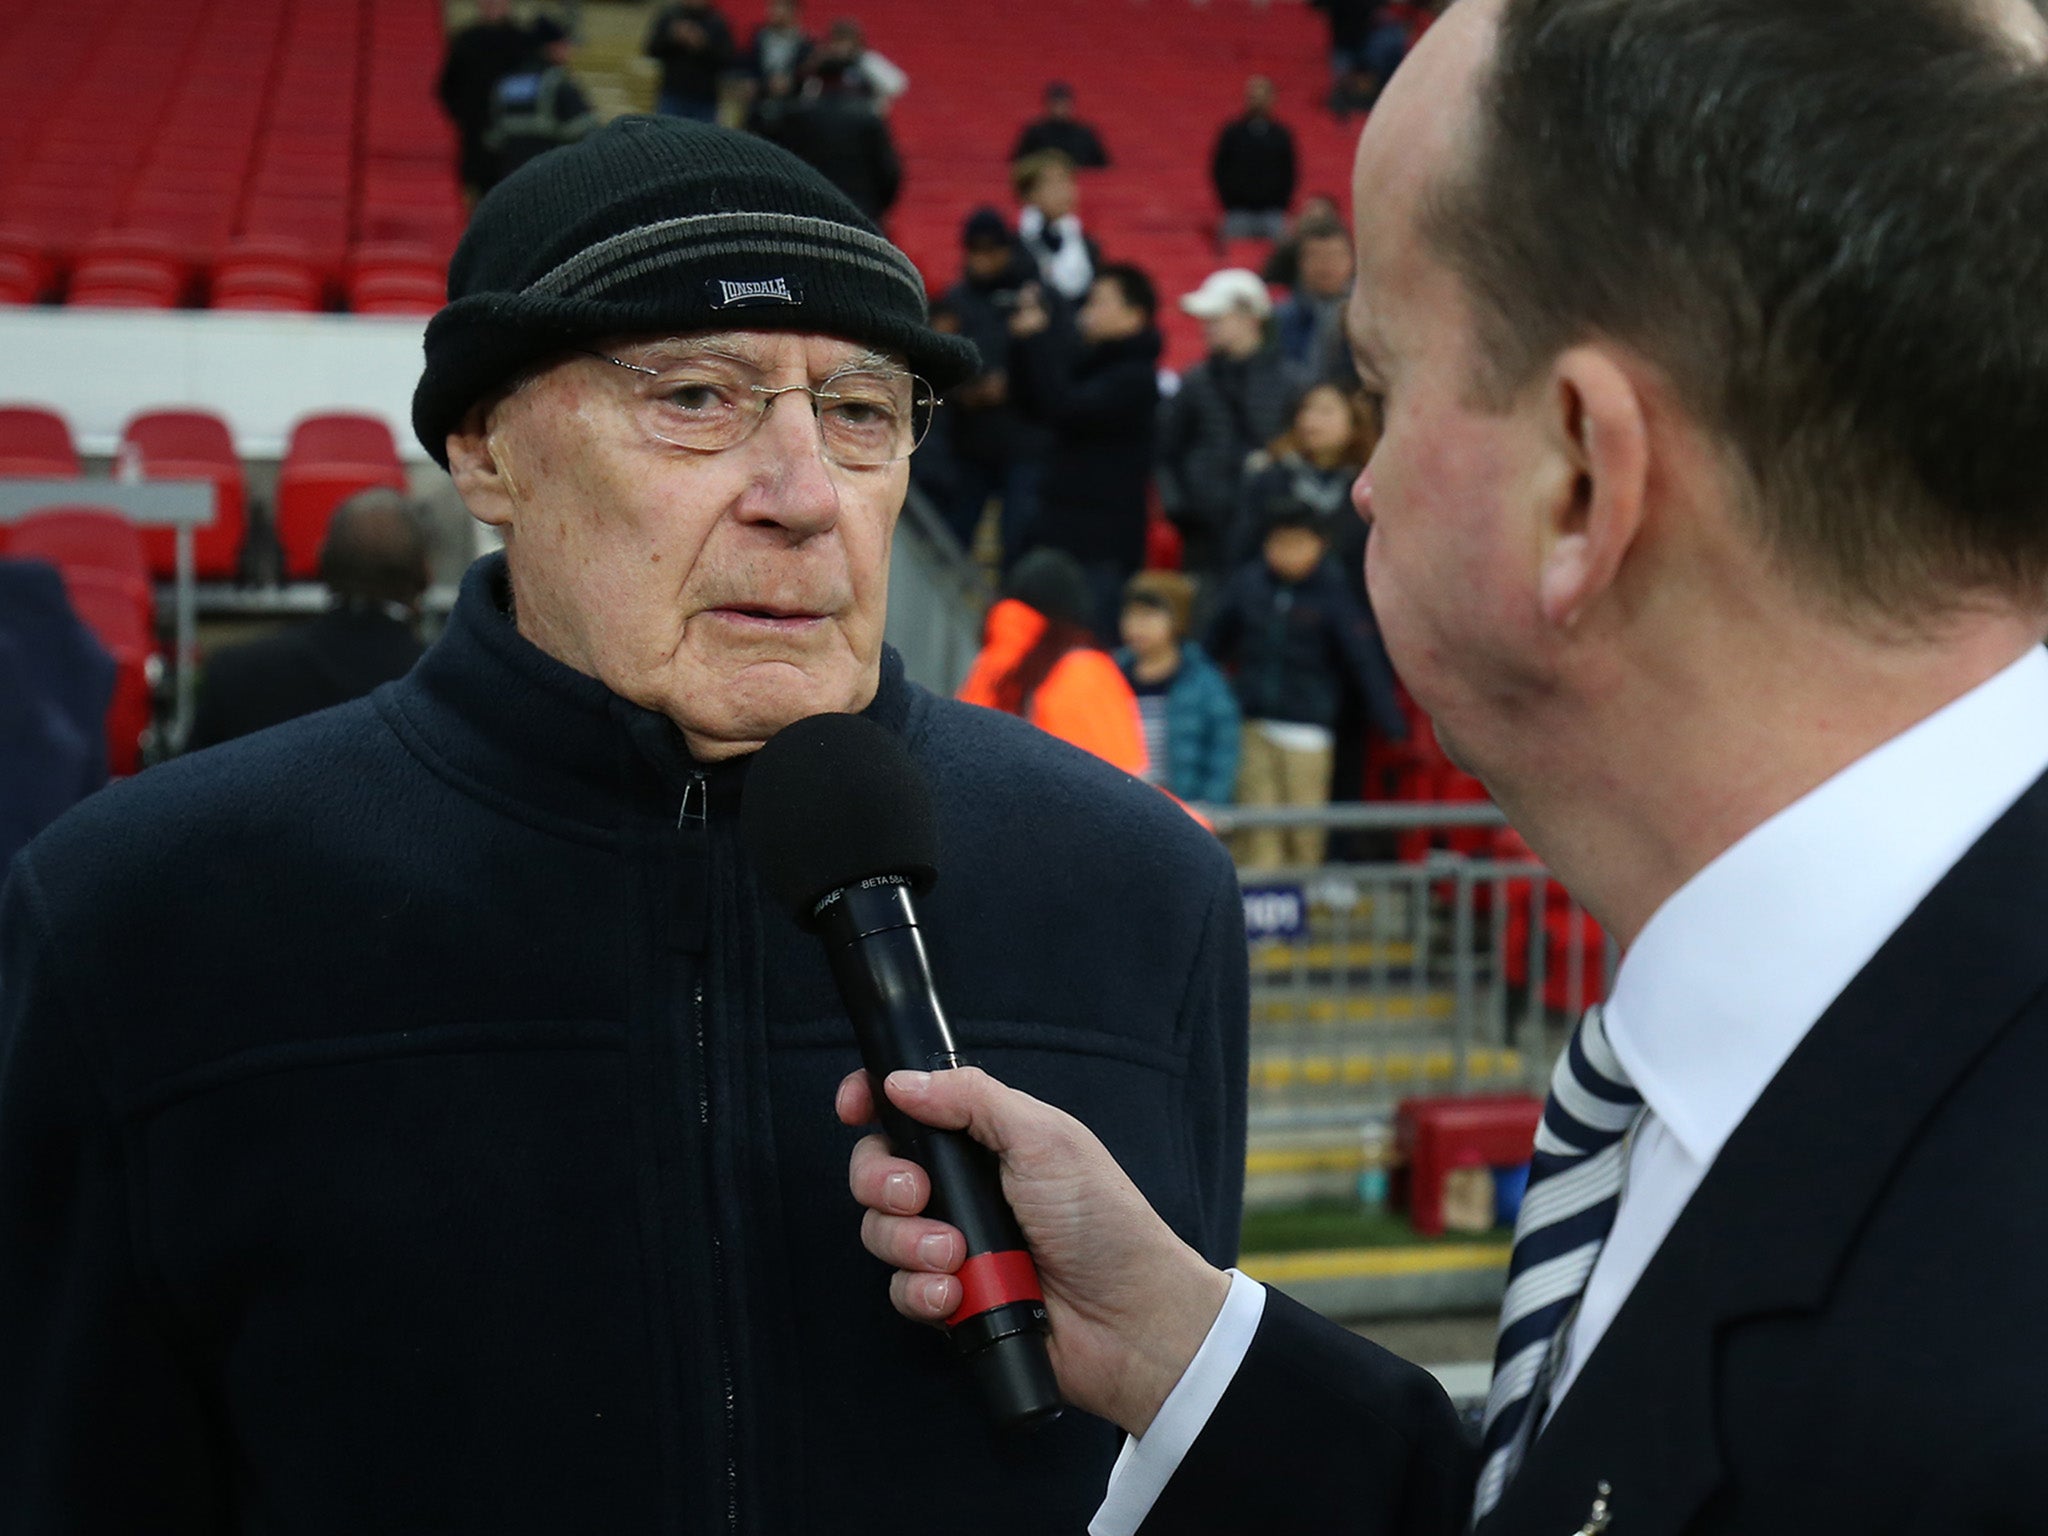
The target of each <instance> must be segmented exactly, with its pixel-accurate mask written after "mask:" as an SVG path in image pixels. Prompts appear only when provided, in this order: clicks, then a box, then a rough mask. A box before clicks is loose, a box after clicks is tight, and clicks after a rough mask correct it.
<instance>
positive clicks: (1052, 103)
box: [1010, 80, 1109, 171]
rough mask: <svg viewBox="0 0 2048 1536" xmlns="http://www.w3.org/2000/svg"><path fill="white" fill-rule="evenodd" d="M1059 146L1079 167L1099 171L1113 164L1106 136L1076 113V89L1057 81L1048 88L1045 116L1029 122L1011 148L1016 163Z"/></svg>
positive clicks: (1084, 169)
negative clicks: (1103, 140)
mask: <svg viewBox="0 0 2048 1536" xmlns="http://www.w3.org/2000/svg"><path fill="white" fill-rule="evenodd" d="M1048 149H1056V150H1058V151H1059V152H1060V153H1061V154H1063V155H1065V156H1066V157H1067V158H1068V159H1069V160H1071V161H1072V162H1073V163H1074V166H1075V168H1076V169H1077V170H1083V171H1099V170H1102V169H1103V168H1104V167H1106V166H1107V165H1108V164H1109V151H1108V150H1106V149H1104V148H1103V147H1102V136H1101V135H1100V134H1098V133H1097V132H1096V131H1095V129H1094V128H1093V127H1091V126H1090V125H1089V124H1087V123H1084V122H1082V121H1081V120H1080V119H1079V118H1078V117H1076V116H1075V115H1074V88H1073V87H1072V86H1071V85H1068V84H1067V83H1066V82H1065V81H1063V80H1055V81H1053V83H1052V84H1051V85H1048V86H1047V87H1046V88H1045V116H1043V117H1041V118H1040V119H1038V121H1037V122H1035V123H1027V124H1025V126H1024V130H1023V132H1021V133H1019V134H1018V135H1017V146H1016V148H1014V149H1012V150H1011V151H1010V160H1011V162H1012V163H1013V164H1014V163H1015V162H1017V161H1019V160H1022V159H1024V158H1025V157H1026V156H1028V155H1035V154H1038V153H1040V152H1041V151H1043V150H1048Z"/></svg>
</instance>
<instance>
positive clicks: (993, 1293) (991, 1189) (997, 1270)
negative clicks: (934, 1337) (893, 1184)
mask: <svg viewBox="0 0 2048 1536" xmlns="http://www.w3.org/2000/svg"><path fill="white" fill-rule="evenodd" d="M815 922H816V926H817V928H818V931H819V933H820V935H821V936H822V937H823V938H824V940H825V947H826V952H827V954H828V955H829V956H830V958H831V963H832V974H833V977H834V979H835V980H836V981H837V982H838V984H839V993H840V997H841V998H842V999H843V1000H844V1001H845V1003H846V1007H847V1012H848V1013H850V1014H851V1015H852V1017H853V1025H854V1032H855V1034H856V1035H857V1036H858V1037H859V1040H860V1053H861V1062H862V1064H863V1065H864V1066H865V1067H866V1068H867V1071H868V1078H869V1081H870V1083H871V1084H872V1086H873V1088H874V1093H875V1102H876V1105H877V1107H878V1111H879V1113H880V1115H881V1119H882V1127H883V1129H884V1130H885V1131H886V1132H887V1133H888V1136H889V1140H890V1143H891V1144H892V1145H893V1146H894V1147H895V1148H896V1150H897V1151H898V1152H899V1153H901V1154H902V1155H903V1156H905V1157H909V1158H912V1159H914V1160H915V1161H916V1162H918V1163H919V1164H921V1165H922V1166H923V1167H924V1169H925V1171H926V1172H927V1173H928V1174H929V1175H930V1176H931V1182H932V1201H931V1207H930V1210H931V1214H932V1215H933V1216H934V1217H936V1218H937V1219H938V1220H941V1221H944V1222H948V1223H950V1224H951V1225H953V1226H955V1227H957V1228H959V1229H960V1232H961V1234H962V1235H963V1236H964V1237H965V1238H966V1239H967V1259H966V1262H965V1263H964V1264H962V1265H961V1268H960V1274H959V1278H960V1282H961V1286H962V1289H963V1291H964V1293H965V1294H964V1295H963V1297H962V1300H961V1303H960V1306H959V1307H958V1308H957V1309H956V1310H955V1311H954V1313H953V1316H952V1318H951V1319H949V1320H948V1322H947V1325H946V1332H947V1337H948V1338H949V1339H950V1340H951V1341H952V1344H953V1348H954V1351H955V1352H956V1353H957V1354H959V1355H960V1356H962V1357H963V1358H964V1359H966V1360H967V1361H968V1362H969V1364H970V1367H971V1368H972V1370H973V1372H974V1374H975V1376H976V1377H977V1379H978V1380H979V1382H980V1386H981V1390H982V1394H983V1397H984V1400H985V1401H986V1403H987V1404H988V1408H989V1411H990V1413H991V1415H992V1416H993V1417H994V1418H995V1420H996V1422H997V1423H999V1424H1001V1425H1004V1426H1005V1427H1019V1426H1023V1425H1027V1424H1034V1423H1039V1422H1043V1421H1045V1420H1049V1419H1051V1418H1054V1417H1056V1416H1057V1415H1058V1414H1059V1412H1060V1407H1061V1402H1060V1396H1059V1386H1058V1383H1057V1381H1056V1380H1055V1379H1054V1377H1053V1373H1052V1364H1051V1361H1050V1360H1049V1359H1048V1358H1047V1355H1046V1344H1045V1341H1046V1334H1047V1332H1048V1331H1049V1327H1050V1325H1049V1322H1048V1320H1047V1317H1046V1311H1045V1297H1044V1293H1043V1292H1042V1291H1041V1290H1040V1289H1039V1284H1038V1271H1037V1268H1036V1266H1034V1265H1033V1264H1032V1262H1031V1254H1030V1250H1029V1249H1027V1248H1026V1247H1025V1244H1024V1234H1023V1232H1022V1231H1021V1230H1020V1229H1019V1228H1018V1226H1017V1218H1016V1217H1015V1216H1014V1215H1012V1214H1011V1211H1010V1206H1009V1202H1008V1201H1006V1200H1005V1199H1004V1198H1003V1192H1002V1180H1001V1174H1000V1170H999V1168H998V1166H997V1163H996V1159H995V1156H994V1154H993V1153H991V1152H990V1151H989V1150H988V1149H987V1148H986V1147H984V1146H982V1145H981V1144H980V1143H979V1142H977V1141H975V1140H974V1139H973V1138H972V1137H971V1136H968V1135H966V1134H964V1133H962V1132H959V1131H943V1130H936V1129H934V1128H932V1127H931V1126H927V1125H924V1124H922V1123H920V1122H919V1121H916V1120H913V1119H911V1118H910V1117H909V1116H908V1115H906V1114H904V1113H903V1111H901V1110H900V1109H898V1108H897V1107H896V1106H895V1105H894V1104H891V1103H890V1102H889V1101H888V1099H887V1097H886V1096H885V1095H884V1094H883V1092H882V1081H883V1079H884V1078H886V1077H887V1076H888V1075H889V1074H890V1073H891V1072H897V1071H903V1070H911V1071H922V1072H943V1071H947V1070H949V1069H951V1068H954V1067H958V1066H960V1065H962V1063H961V1061H960V1055H959V1051H958V1050H957V1048H956V1047H955V1045H954V1042H953V1032H952V1029H951V1028H950V1027H949V1026H948V1025H947V1023H946V1016H945V1013H944V1011H943V1010H942V1009H941V1008H940V1006H939V997H938V990H937V988H936V987H935V986H934V985H933V984H932V975H931V962H930V959H929V958H928V957H927V955H926V954H925V948H924V937H923V935H922V934H921V933H919V931H918V927H917V913H916V909H915V907H914V906H913V905H912V902H911V890H910V886H909V884H908V883H907V882H904V881H901V880H898V879H895V878H893V877H883V878H880V879H876V880H871V881H866V882H863V883H862V884H860V885H857V886H848V887H846V888H845V889H843V890H841V891H837V892H835V893H833V895H832V896H830V897H828V898H827V899H826V902H825V904H824V905H823V906H822V907H821V908H820V909H819V911H818V912H817V913H816V914H815Z"/></svg>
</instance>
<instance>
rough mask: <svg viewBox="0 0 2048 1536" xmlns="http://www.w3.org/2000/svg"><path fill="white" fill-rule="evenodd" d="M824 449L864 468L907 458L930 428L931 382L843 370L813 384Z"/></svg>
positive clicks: (836, 460) (898, 375) (840, 461)
mask: <svg viewBox="0 0 2048 1536" xmlns="http://www.w3.org/2000/svg"><path fill="white" fill-rule="evenodd" d="M818 397H819V398H818V425H819V428H820V430H821V431H822V432H823V433H824V437H825V451H826V453H827V454H828V455H830V456H831V458H832V459H833V460H834V461H835V462H837V463H840V464H845V465H848V466H850V467H855V468H865V467H870V466H873V465H878V464H893V463H895V462H896V461H897V460H898V459H907V458H909V457H910V455H911V454H912V453H913V452H914V451H915V450H916V448H917V445H918V444H919V443H921V442H923V441H924V438H925V434H926V433H927V432H929V431H930V430H931V425H932V407H933V405H934V404H935V403H936V402H935V401H934V400H933V398H932V390H931V386H930V385H929V384H927V383H925V381H924V380H923V379H920V378H917V377H916V376H915V375H912V374H903V373H899V374H868V373H847V374H841V375H839V376H838V377H837V378H834V379H830V380H828V381H827V382H826V383H825V384H823V385H822V386H820V388H819V390H818Z"/></svg>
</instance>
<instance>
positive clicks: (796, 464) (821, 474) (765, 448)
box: [746, 389, 839, 536]
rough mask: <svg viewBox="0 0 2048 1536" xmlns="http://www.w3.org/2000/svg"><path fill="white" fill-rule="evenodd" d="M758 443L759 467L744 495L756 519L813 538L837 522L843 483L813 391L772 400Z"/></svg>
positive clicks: (792, 391) (779, 396)
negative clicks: (836, 475)
mask: <svg viewBox="0 0 2048 1536" xmlns="http://www.w3.org/2000/svg"><path fill="white" fill-rule="evenodd" d="M754 447H755V450H756V454H757V456H758V458H759V459H760V461H761V468H760V469H759V471H758V474H757V480H756V484H755V486H754V487H753V490H752V492H751V493H750V494H749V495H748V497H747V499H746V506H747V508H748V509H749V511H750V513H751V516H752V518H753V520H754V521H758V522H768V523H776V524H779V525H780V526H782V527H784V528H787V529H788V530H789V531H790V532H792V533H796V534H801V535H805V536H809V535H811V534H815V533H822V532H824V531H825V530H826V529H828V528H830V527H831V526H832V525H833V524H834V523H836V522H837V521H838V520H839V482H838V481H837V480H836V479H834V478H833V473H832V465H831V463H830V461H829V460H827V459H826V457H825V439H824V436H823V435H822V433H821V432H820V431H819V428H818V414H817V408H816V407H815V406H814V405H813V404H812V401H811V397H810V396H809V395H807V394H805V393H804V392H803V391H802V390H800V389H798V390H791V391H790V392H789V393H788V394H785V395H778V396H777V397H776V398H775V399H773V400H771V401H769V402H768V414H767V416H766V417H765V418H764V419H763V420H762V422H761V427H760V430H759V431H758V432H756V433H755V435H754Z"/></svg>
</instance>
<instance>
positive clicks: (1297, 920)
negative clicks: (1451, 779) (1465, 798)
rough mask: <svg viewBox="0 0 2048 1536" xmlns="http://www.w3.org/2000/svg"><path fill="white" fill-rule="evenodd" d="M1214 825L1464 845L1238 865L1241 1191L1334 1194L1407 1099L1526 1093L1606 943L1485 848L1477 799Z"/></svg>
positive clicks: (1529, 867) (1275, 1195)
mask: <svg viewBox="0 0 2048 1536" xmlns="http://www.w3.org/2000/svg"><path fill="white" fill-rule="evenodd" d="M1205 814H1208V815H1209V816H1210V817H1211V819H1212V821H1213V822H1214V823H1215V824H1216V826H1217V828H1218V830H1219V831H1234V830H1237V829H1240V828H1245V827H1251V826H1313V827H1321V828H1325V829H1327V830H1329V831H1331V832H1363V833H1380V834H1408V835H1409V838H1410V841H1414V840H1415V835H1416V834H1418V833H1424V834H1436V833H1441V834H1444V840H1445V841H1450V840H1453V839H1454V838H1455V837H1456V835H1457V834H1459V833H1464V834H1467V835H1466V836H1465V838H1464V842H1466V843H1468V844H1472V845H1476V846H1474V847H1473V849H1472V851H1458V850H1457V849H1454V848H1432V849H1430V850H1429V851H1427V852H1426V853H1422V854H1420V856H1419V857H1418V856H1413V855H1414V853H1415V850H1413V849H1411V850H1410V853H1411V857H1410V858H1408V859H1396V858H1392V857H1389V858H1387V859H1385V860H1379V861H1374V862H1363V863H1331V864H1325V865H1323V866H1321V867H1319V868H1314V869H1285V870H1260V871H1249V870H1247V871H1242V872H1241V874H1240V880H1241V883H1242V885H1243V890H1244V899H1245V918H1246V928H1247V933H1248V936H1249V940H1250V961H1251V1085H1250V1093H1251V1097H1250V1122H1251V1152H1250V1157H1249V1160H1248V1167H1247V1198H1248V1200H1249V1201H1251V1203H1253V1204H1254V1205H1281V1204H1295V1203H1300V1202H1302V1201H1305V1200H1317V1199H1324V1198H1337V1197H1342V1196H1345V1195H1348V1194H1350V1193H1352V1192H1354V1191H1355V1190H1356V1188H1357V1187H1358V1181H1359V1178H1360V1176H1361V1175H1362V1174H1367V1173H1370V1172H1371V1171H1372V1170H1373V1169H1374V1168H1375V1167H1384V1165H1385V1163H1386V1162H1387V1161H1388V1160H1389V1158H1390V1156H1391V1152H1392V1121H1393V1115H1394V1111H1395V1109H1396V1107H1397V1106H1398V1105H1399V1104H1400V1102H1401V1101H1402V1100H1404V1099H1408V1098H1412V1097H1435V1096H1444V1095H1471V1094H1497V1093H1518V1094H1519V1093H1527V1094H1533V1095H1535V1096H1537V1097H1541V1095H1542V1093H1543V1091H1544V1085H1545V1083H1546V1082H1547V1080H1548V1077H1549V1073H1550V1069H1551V1065H1552V1063H1553V1061H1554V1060H1555V1057H1556V1053H1557V1051H1558V1050H1559V1049H1561V1048H1562V1045H1563V1042H1564V1039H1565V1037H1566V1034H1567V1033H1568V1030H1569V1028H1570V1025H1571V1022H1572V1021H1573V1020H1575V1019H1576V1018H1577V1016H1578V1014H1579V1013H1580V1012H1582V1011H1583V1009H1584V1008H1585V1007H1586V1005H1587V1004H1589V1003H1591V1002H1594V1001H1597V1000H1598V999H1599V998H1600V997H1601V996H1603V995H1604V992H1605V987H1606V984H1607V981H1608V979H1609V978H1610V977H1611V975H1612V971H1613V965H1614V960H1615V957H1614V955H1613V953H1612V947H1611V945H1610V944H1609V943H1608V941H1607V940H1606V938H1605V936H1604V935H1603V934H1602V933H1601V932H1600V930H1599V929H1598V928H1597V927H1596V926H1595V925H1594V924H1593V922H1592V920H1591V919H1590V918H1589V917H1587V916H1586V914H1585V912H1584V910H1583V909H1582V908H1580V907H1579V906H1578V905H1577V903H1576V902H1574V901H1572V899H1571V898H1570V896H1569V895H1568V894H1567V893H1566V892H1565V891H1564V889H1563V887H1562V886H1560V885H1559V884H1558V882H1557V881H1556V880H1555V879H1554V878H1553V877H1552V876H1551V874H1550V872H1549V871H1548V870H1547V869H1546V868H1545V867H1544V866H1543V865H1542V864H1541V863H1540V862H1538V861H1536V860H1534V859H1532V858H1526V857H1496V856H1494V855H1493V853H1492V852H1491V851H1490V847H1489V846H1488V845H1490V844H1491V842H1492V839H1491V838H1487V837H1484V836H1483V835H1473V834H1474V829H1477V831H1478V833H1480V834H1483V833H1484V831H1485V830H1486V829H1491V828H1498V827H1501V826H1503V825H1504V824H1505V823H1504V820H1503V818H1502V816H1501V814H1500V812H1499V811H1498V810H1497V809H1495V808H1494V807H1493V806H1491V805H1486V804H1471V805H1447V806H1437V805H1408V804H1400V805H1342V806H1331V807H1328V808H1319V809H1312V810H1300V809H1287V810H1281V809H1268V808H1252V807H1218V808H1215V809H1214V810H1213V811H1209V812H1206V813H1205Z"/></svg>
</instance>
